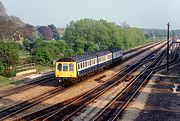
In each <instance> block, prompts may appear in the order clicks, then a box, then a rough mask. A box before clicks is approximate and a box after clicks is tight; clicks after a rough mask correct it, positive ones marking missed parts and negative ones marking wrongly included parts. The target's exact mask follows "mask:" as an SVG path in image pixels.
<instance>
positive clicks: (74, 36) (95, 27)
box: [63, 19, 146, 54]
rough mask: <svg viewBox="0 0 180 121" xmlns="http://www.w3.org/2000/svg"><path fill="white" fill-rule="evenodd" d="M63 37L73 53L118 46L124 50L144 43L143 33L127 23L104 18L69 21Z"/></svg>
mask: <svg viewBox="0 0 180 121" xmlns="http://www.w3.org/2000/svg"><path fill="white" fill-rule="evenodd" d="M63 39H64V40H65V41H66V42H68V43H69V44H70V46H71V48H72V49H73V50H74V51H75V53H80V54H81V53H85V52H89V51H96V50H102V49H106V48H109V47H119V48H122V49H124V50H126V49H128V48H131V47H134V46H137V45H141V44H144V43H146V40H145V38H144V34H143V32H142V31H141V30H139V29H137V28H131V27H129V26H128V25H127V24H124V25H122V26H119V25H116V24H115V23H112V22H107V21H106V20H92V19H81V20H78V21H76V22H74V21H72V22H70V25H68V26H67V27H66V29H65V33H64V37H63Z"/></svg>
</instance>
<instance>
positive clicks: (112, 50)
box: [109, 47, 121, 52]
mask: <svg viewBox="0 0 180 121" xmlns="http://www.w3.org/2000/svg"><path fill="white" fill-rule="evenodd" d="M109 50H110V51H111V52H117V51H120V50H121V49H119V48H116V47H112V48H109Z"/></svg>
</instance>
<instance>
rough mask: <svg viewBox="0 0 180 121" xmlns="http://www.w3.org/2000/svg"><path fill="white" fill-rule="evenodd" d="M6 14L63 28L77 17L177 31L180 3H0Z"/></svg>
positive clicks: (25, 0)
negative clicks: (169, 26)
mask: <svg viewBox="0 0 180 121" xmlns="http://www.w3.org/2000/svg"><path fill="white" fill-rule="evenodd" d="M1 1H2V3H3V4H4V6H5V8H6V12H7V13H8V14H9V15H14V16H17V17H19V18H20V19H22V20H23V21H24V22H25V23H29V24H33V25H48V24H51V23H52V24H55V25H56V26H57V27H65V26H66V24H69V22H70V21H72V20H78V19H81V18H92V19H105V20H108V21H110V22H115V23H117V24H121V23H122V22H126V23H128V24H129V25H130V26H132V27H140V28H160V29H165V28H166V25H167V22H168V21H169V22H170V24H171V28H172V29H180V0H1Z"/></svg>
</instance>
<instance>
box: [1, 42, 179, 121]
mask: <svg viewBox="0 0 180 121" xmlns="http://www.w3.org/2000/svg"><path fill="white" fill-rule="evenodd" d="M179 48H180V45H179V43H174V42H171V44H170V51H171V53H170V57H169V66H170V70H169V71H168V72H167V71H166V66H167V64H166V61H167V60H166V52H167V51H166V42H165V41H160V42H157V43H151V44H148V45H146V46H142V47H139V48H135V49H132V50H129V51H127V52H124V56H123V61H122V62H121V63H120V64H119V65H117V66H115V67H113V68H110V69H107V70H105V71H103V72H101V73H98V74H95V75H93V76H91V77H90V78H88V79H86V80H84V81H81V82H79V83H77V84H75V85H72V86H70V87H62V86H61V85H59V84H58V82H57V81H55V77H54V74H53V72H51V73H50V74H47V75H46V76H44V77H43V78H38V79H35V80H34V81H30V82H27V83H25V84H22V85H17V87H12V88H11V89H4V90H2V91H1V92H0V120H16V121H20V120H49V121H51V120H57V121H58V120H64V121H65V120H74V121H79V120H82V121H85V120H98V121H99V120H124V121H131V120H137V121H141V120H144V121H147V120H158V121H159V120H162V121H164V120H173V121H176V120H177V121H178V119H179V118H180V101H179V100H180V89H179V84H180V82H179V80H180V70H179V67H180V63H179V62H180V60H179V59H180V49H179Z"/></svg>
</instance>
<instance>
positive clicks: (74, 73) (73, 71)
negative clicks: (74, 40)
mask: <svg viewBox="0 0 180 121" xmlns="http://www.w3.org/2000/svg"><path fill="white" fill-rule="evenodd" d="M59 64H62V69H61V71H60V69H58V65H59ZM63 65H67V68H66V70H64V69H63V68H64V66H63ZM70 65H73V67H74V68H73V69H72V68H71V69H70ZM56 77H77V70H76V62H56Z"/></svg>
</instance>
